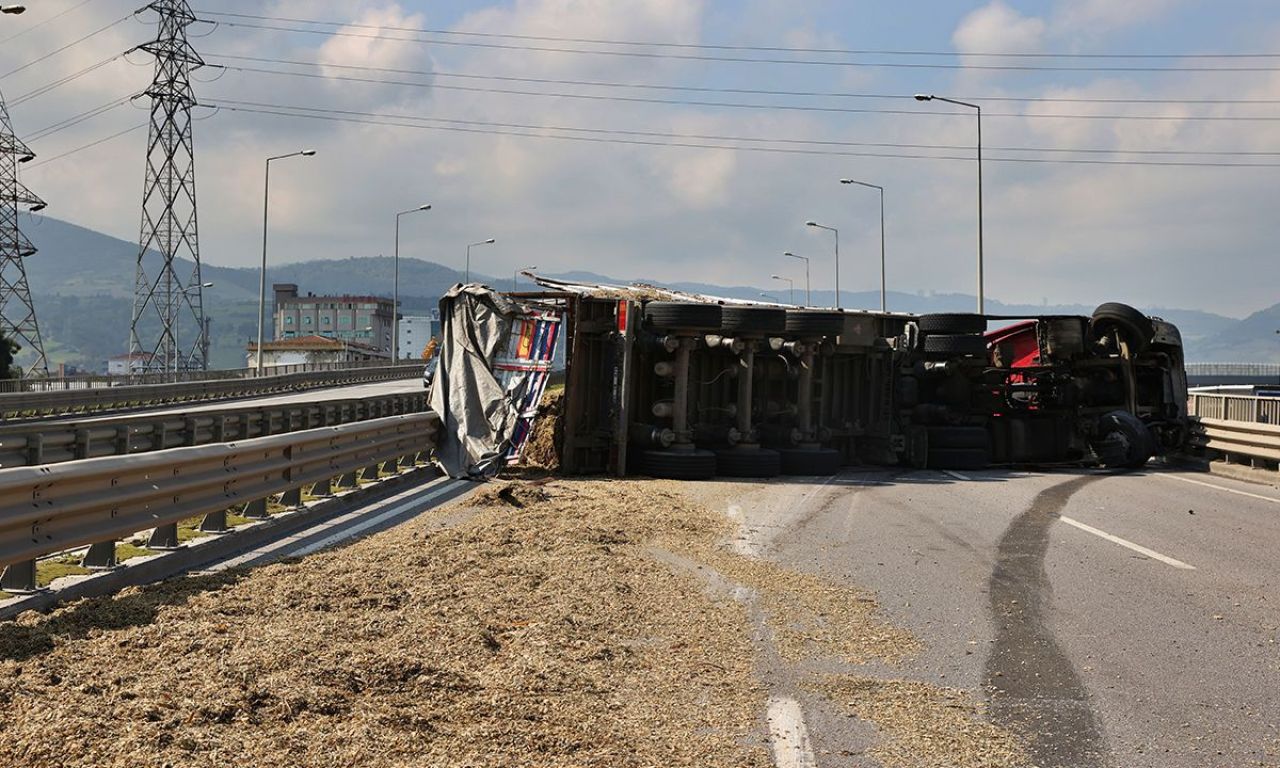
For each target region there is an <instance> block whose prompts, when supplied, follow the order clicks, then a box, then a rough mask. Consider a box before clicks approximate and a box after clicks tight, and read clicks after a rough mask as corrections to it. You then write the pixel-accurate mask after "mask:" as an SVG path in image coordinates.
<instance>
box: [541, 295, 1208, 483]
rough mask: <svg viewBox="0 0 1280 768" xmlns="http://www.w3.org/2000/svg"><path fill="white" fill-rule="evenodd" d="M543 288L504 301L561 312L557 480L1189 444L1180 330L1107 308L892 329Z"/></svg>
mask: <svg viewBox="0 0 1280 768" xmlns="http://www.w3.org/2000/svg"><path fill="white" fill-rule="evenodd" d="M539 283H540V284H541V286H542V287H543V288H544V289H545V290H543V291H541V292H532V293H527V294H522V295H521V296H520V298H521V299H523V300H530V301H538V302H550V303H554V304H557V305H559V306H560V307H562V308H563V311H564V314H565V319H566V325H565V327H566V338H567V341H568V345H567V350H566V363H567V373H566V389H565V395H564V398H565V399H564V403H563V404H562V408H561V411H562V413H563V416H562V418H563V419H564V423H563V425H562V429H563V446H562V448H561V465H562V468H563V469H564V470H566V471H569V472H612V473H615V474H637V473H639V474H648V475H652V476H658V477H667V478H678V479H702V478H709V477H713V476H717V475H719V476H725V477H773V476H776V475H779V474H793V475H826V474H831V473H834V472H835V471H836V470H837V469H838V468H839V467H841V466H843V465H846V464H851V463H865V464H880V465H904V466H910V467H918V468H933V469H950V470H966V469H969V470H972V469H981V468H984V467H989V466H1012V465H1038V466H1045V465H1067V464H1071V465H1103V466H1109V467H1140V466H1142V465H1144V464H1145V463H1146V462H1147V461H1149V460H1150V459H1151V458H1152V457H1154V456H1160V455H1164V454H1167V453H1170V452H1172V451H1175V450H1176V449H1178V448H1180V447H1182V446H1183V444H1184V443H1185V442H1186V440H1187V438H1188V418H1187V407H1186V402H1187V396H1186V395H1187V393H1186V374H1185V371H1184V363H1183V356H1182V343H1181V339H1180V337H1179V334H1178V330H1177V328H1175V327H1174V326H1173V325H1172V324H1170V323H1167V322H1164V321H1162V320H1160V319H1158V318H1153V317H1147V316H1146V315H1144V314H1142V313H1141V312H1138V311H1137V310H1135V309H1133V308H1132V307H1129V306H1127V305H1123V304H1115V303H1109V304H1103V305H1102V306H1100V307H1098V309H1097V311H1095V312H1094V313H1093V315H1092V316H1090V317H1083V316H1062V315H1046V316H1039V317H1019V318H1008V317H1004V318H1002V317H995V316H981V315H973V314H955V313H949V314H926V315H908V314H898V313H876V312H860V311H847V310H844V311H840V310H819V309H807V308H797V307H790V306H778V305H767V304H749V303H742V302H734V301H730V300H716V299H714V298H711V297H703V296H696V295H691V294H681V293H677V292H673V291H666V290H663V289H658V288H651V287H628V288H622V287H613V286H601V285H583V284H578V283H567V282H562V281H555V280H549V279H539ZM1009 321H1014V322H1009ZM989 326H993V327H994V330H989V329H988V327H989Z"/></svg>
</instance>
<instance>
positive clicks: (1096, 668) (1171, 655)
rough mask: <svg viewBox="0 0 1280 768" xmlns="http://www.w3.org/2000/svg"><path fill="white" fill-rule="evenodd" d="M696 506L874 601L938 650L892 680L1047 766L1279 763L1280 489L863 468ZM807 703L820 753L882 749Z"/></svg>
mask: <svg viewBox="0 0 1280 768" xmlns="http://www.w3.org/2000/svg"><path fill="white" fill-rule="evenodd" d="M700 493H702V494H703V496H704V500H706V501H708V502H715V503H722V504H724V505H725V506H726V514H728V515H729V516H730V517H731V518H733V519H735V520H738V521H740V524H741V525H740V535H739V537H738V539H737V541H735V546H736V548H737V549H738V550H739V551H741V552H744V553H746V554H754V555H756V556H760V557H766V558H770V559H774V560H776V561H778V562H780V563H782V564H784V565H787V566H789V567H792V568H795V569H798V570H802V571H811V572H816V573H821V574H823V575H825V576H826V577H827V578H830V579H835V580H838V581H843V582H848V583H850V584H853V585H858V586H862V587H865V588H868V589H872V590H874V591H875V592H876V593H877V594H878V596H879V598H880V601H881V604H882V606H883V608H884V610H885V611H886V613H887V614H888V616H889V617H890V618H891V619H892V620H893V622H894V623H896V624H898V625H900V626H903V627H905V628H908V629H910V630H912V631H913V632H914V633H915V634H916V635H917V636H918V637H919V638H920V639H922V640H923V641H924V643H925V650H924V651H923V652H922V653H921V654H920V655H918V656H917V657H916V658H915V659H913V660H912V661H910V662H908V663H907V664H905V665H904V666H903V667H902V668H900V669H884V670H880V671H879V674H883V675H886V676H906V677H909V678H915V679H920V680H924V681H928V682H931V683H934V684H940V685H948V686H954V687H958V688H963V689H967V690H969V691H971V692H973V693H974V694H975V695H976V696H977V697H979V698H981V699H985V700H987V701H989V702H990V705H991V706H990V712H991V717H992V719H993V720H994V721H995V722H997V723H999V724H1002V725H1005V726H1007V727H1010V728H1012V729H1013V730H1015V731H1018V732H1021V733H1024V734H1027V735H1028V736H1029V737H1030V738H1031V744H1032V748H1033V754H1034V756H1035V758H1036V760H1037V764H1039V765H1043V766H1071V767H1072V768H1082V767H1083V768H1087V767H1088V766H1115V767H1116V768H1131V767H1137V766H1218V765H1222V766H1228V765H1230V766H1236V765H1280V725H1278V721H1280V715H1277V714H1276V713H1277V712H1280V648H1278V647H1277V643H1278V642H1280V605H1277V600H1280V597H1277V596H1278V595H1280V573H1277V571H1278V569H1277V568H1276V561H1277V555H1276V552H1277V551H1280V491H1277V490H1276V489H1275V488H1268V487H1265V486H1254V485H1248V484H1244V483H1238V482H1234V481H1231V480H1228V479H1225V478H1220V477H1215V476H1209V475H1203V474H1195V473H1186V472H1174V471H1166V470H1155V471H1149V472H1142V473H1132V474H1111V473H1104V472H1089V471H1081V472H1061V473H1025V472H1003V471H988V472H975V473H962V474H958V475H957V474H954V473H953V474H947V473H941V472H934V471H902V472H892V471H883V470H876V471H857V470H850V471H846V472H844V473H843V474H842V475H840V476H839V477H837V478H836V479H834V480H830V481H827V480H824V479H818V478H815V479H813V480H812V481H809V482H798V483H797V482H779V483H766V484H758V485H736V486H732V485H730V484H722V485H721V486H720V487H718V488H715V489H709V490H707V491H703V492H700ZM1067 521H1071V522H1070V523H1069V522H1067ZM830 666H831V665H828V667H830ZM860 673H862V674H865V673H866V670H861V671H860ZM797 695H798V697H799V699H800V702H801V705H802V707H803V708H804V710H805V713H806V716H807V717H808V719H809V720H810V726H811V728H810V730H811V737H812V740H813V744H814V749H815V751H816V752H817V753H818V754H819V755H821V754H824V753H826V754H848V753H850V752H851V753H853V754H855V755H856V754H860V753H861V751H862V750H863V749H865V748H866V747H867V746H869V745H870V743H871V742H870V741H869V740H874V736H872V735H869V734H867V733H866V729H865V728H862V729H859V728H858V727H856V726H855V725H853V724H850V723H849V722H848V720H847V719H845V718H841V717H840V716H839V714H838V713H837V712H833V711H831V709H830V705H829V704H827V703H825V702H823V701H822V700H821V699H819V698H817V697H812V696H809V697H806V696H805V695H804V694H803V691H800V692H798V694H797ZM821 762H822V761H821V760H819V763H820V764H821ZM848 764H850V765H861V764H863V763H860V762H857V760H856V759H853V762H850V763H848Z"/></svg>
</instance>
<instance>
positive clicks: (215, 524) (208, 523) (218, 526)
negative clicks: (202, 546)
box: [200, 509, 231, 533]
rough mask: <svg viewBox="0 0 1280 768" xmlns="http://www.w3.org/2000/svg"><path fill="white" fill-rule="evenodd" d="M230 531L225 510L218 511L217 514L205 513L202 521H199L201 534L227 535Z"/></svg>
mask: <svg viewBox="0 0 1280 768" xmlns="http://www.w3.org/2000/svg"><path fill="white" fill-rule="evenodd" d="M230 530H231V528H230V526H228V525H227V510H225V509H220V510H218V511H217V512H207V513H205V516H204V519H203V520H201V521H200V532H201V533H227V532H229V531H230Z"/></svg>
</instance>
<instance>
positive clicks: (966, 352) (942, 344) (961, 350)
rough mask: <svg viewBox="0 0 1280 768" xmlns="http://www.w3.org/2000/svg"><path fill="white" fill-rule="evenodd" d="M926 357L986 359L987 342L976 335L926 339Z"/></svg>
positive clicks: (941, 336)
mask: <svg viewBox="0 0 1280 768" xmlns="http://www.w3.org/2000/svg"><path fill="white" fill-rule="evenodd" d="M924 353H925V356H926V357H929V358H933V359H937V358H943V359H948V358H952V357H985V356H986V354H987V340H986V339H985V338H983V337H982V336H976V335H965V336H961V335H942V334H935V335H932V336H925V337H924Z"/></svg>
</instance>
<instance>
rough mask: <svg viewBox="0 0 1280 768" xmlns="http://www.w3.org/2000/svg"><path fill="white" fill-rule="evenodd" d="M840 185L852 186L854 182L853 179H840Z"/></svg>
mask: <svg viewBox="0 0 1280 768" xmlns="http://www.w3.org/2000/svg"><path fill="white" fill-rule="evenodd" d="M840 183H841V184H853V183H854V181H853V179H841V180H840Z"/></svg>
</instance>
